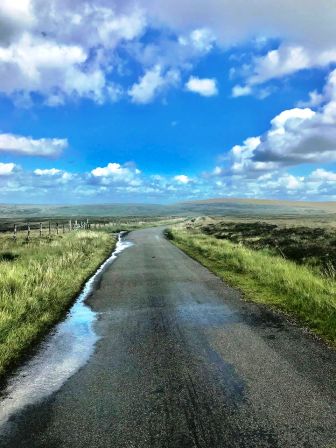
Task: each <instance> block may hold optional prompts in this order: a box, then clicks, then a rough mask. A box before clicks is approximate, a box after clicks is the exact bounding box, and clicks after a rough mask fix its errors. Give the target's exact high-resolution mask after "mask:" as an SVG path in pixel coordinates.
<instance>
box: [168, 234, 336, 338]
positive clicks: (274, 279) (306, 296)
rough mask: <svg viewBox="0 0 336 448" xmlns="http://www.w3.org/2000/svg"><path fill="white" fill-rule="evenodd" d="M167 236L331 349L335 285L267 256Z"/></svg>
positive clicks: (222, 243)
mask: <svg viewBox="0 0 336 448" xmlns="http://www.w3.org/2000/svg"><path fill="white" fill-rule="evenodd" d="M168 236H169V238H170V239H172V240H173V242H174V243H175V244H176V245H177V246H178V247H179V248H181V249H182V250H184V251H185V252H186V253H187V254H189V255H190V256H192V257H193V258H195V259H197V260H198V261H200V262H201V263H202V264H203V265H204V266H206V267H207V268H209V269H210V270H211V271H213V272H214V273H215V274H217V275H218V276H219V277H220V278H222V279H223V280H225V281H226V282H227V283H229V284H231V285H232V286H235V287H238V288H240V289H241V290H242V291H243V292H244V294H245V296H246V297H247V298H248V299H250V300H253V301H255V302H259V303H263V304H266V305H269V306H271V307H274V308H277V309H280V310H281V311H283V312H285V313H288V314H290V315H292V316H295V318H296V319H297V320H299V321H300V322H301V323H302V324H304V325H305V326H307V327H309V328H310V329H311V330H313V331H314V332H315V333H317V334H318V335H320V336H322V337H324V338H325V339H327V340H329V341H331V342H332V343H333V344H335V343H336V282H335V281H334V280H333V279H331V278H327V277H324V276H322V275H319V273H318V272H316V270H313V269H312V268H310V267H309V266H302V265H301V266H300V265H297V264H296V263H294V262H292V261H289V260H286V259H284V258H282V257H280V256H275V255H272V254H270V253H268V252H267V251H263V250H258V251H256V250H253V249H250V248H248V247H244V246H243V245H239V244H235V243H232V242H230V241H227V240H221V239H217V238H215V237H214V236H210V235H205V234H203V233H201V232H200V231H197V230H193V229H189V230H186V229H185V228H182V227H180V228H179V227H175V228H172V229H171V230H170V231H169V233H168Z"/></svg>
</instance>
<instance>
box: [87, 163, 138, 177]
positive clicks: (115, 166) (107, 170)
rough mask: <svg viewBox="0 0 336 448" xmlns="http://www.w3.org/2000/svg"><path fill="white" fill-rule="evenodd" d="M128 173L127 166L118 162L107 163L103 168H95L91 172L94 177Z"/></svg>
mask: <svg viewBox="0 0 336 448" xmlns="http://www.w3.org/2000/svg"><path fill="white" fill-rule="evenodd" d="M129 173H130V170H129V169H128V168H125V167H122V166H121V165H120V164H119V163H109V164H108V165H107V166H105V167H103V168H100V167H98V168H95V169H93V170H92V171H91V174H92V175H93V176H95V177H109V176H124V175H127V174H129Z"/></svg>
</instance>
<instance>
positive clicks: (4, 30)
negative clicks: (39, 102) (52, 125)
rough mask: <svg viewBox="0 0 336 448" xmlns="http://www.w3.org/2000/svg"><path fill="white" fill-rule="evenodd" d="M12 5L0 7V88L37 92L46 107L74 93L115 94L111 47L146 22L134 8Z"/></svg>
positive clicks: (102, 97)
mask: <svg viewBox="0 0 336 448" xmlns="http://www.w3.org/2000/svg"><path fill="white" fill-rule="evenodd" d="M14 3H15V2H12V1H11V2H10V1H8V0H4V1H3V2H2V4H1V5H0V92H2V93H4V94H6V95H9V96H11V97H13V98H14V97H15V96H17V95H24V96H26V97H28V96H29V95H31V94H32V93H39V94H41V95H42V96H43V97H45V104H48V105H51V106H58V105H61V104H64V102H65V101H66V100H67V99H69V98H73V97H75V98H76V97H84V98H89V99H92V100H93V101H96V102H98V103H102V102H104V101H106V100H112V101H115V100H116V99H117V98H119V95H116V92H118V89H117V90H116V89H115V88H114V87H115V85H114V84H113V83H111V82H110V81H109V80H108V79H107V76H108V74H109V73H110V72H111V70H112V65H111V63H112V62H113V61H114V59H115V54H114V52H113V50H114V49H115V48H116V47H117V46H118V45H119V44H121V43H122V42H124V41H131V40H132V39H134V38H136V37H138V36H140V35H141V33H142V32H143V30H144V28H145V26H146V21H145V20H146V19H145V17H144V15H143V13H142V11H141V10H140V9H139V8H136V7H132V8H126V9H127V11H122V9H124V8H116V7H114V6H113V7H111V5H109V4H108V3H109V2H106V1H104V0H98V1H97V2H94V3H93V2H91V1H86V2H84V3H82V2H77V1H73V2H71V3H70V2H66V1H64V0H50V1H48V2H47V3H46V2H44V0H43V1H41V0H30V1H28V0H22V1H21V2H16V3H15V5H14ZM19 3H20V5H19ZM16 4H17V5H16ZM12 28H13V29H12ZM2 34H3V36H2ZM2 43H3V45H2ZM118 93H119V92H118Z"/></svg>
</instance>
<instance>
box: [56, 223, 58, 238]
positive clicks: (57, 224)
mask: <svg viewBox="0 0 336 448" xmlns="http://www.w3.org/2000/svg"><path fill="white" fill-rule="evenodd" d="M56 235H58V222H57V223H56Z"/></svg>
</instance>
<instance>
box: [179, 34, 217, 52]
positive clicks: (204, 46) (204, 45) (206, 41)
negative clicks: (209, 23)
mask: <svg viewBox="0 0 336 448" xmlns="http://www.w3.org/2000/svg"><path fill="white" fill-rule="evenodd" d="M215 40H216V38H215V36H214V34H213V32H212V31H211V30H210V29H208V28H197V29H195V30H193V31H191V33H190V34H189V35H186V36H180V37H179V40H178V42H179V44H180V45H182V46H184V47H188V46H191V47H194V48H195V49H196V50H198V51H199V52H201V53H208V52H209V51H211V50H212V48H213V46H214V43H215Z"/></svg>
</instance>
